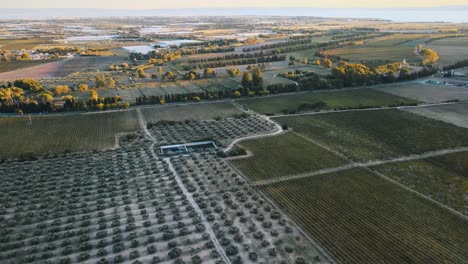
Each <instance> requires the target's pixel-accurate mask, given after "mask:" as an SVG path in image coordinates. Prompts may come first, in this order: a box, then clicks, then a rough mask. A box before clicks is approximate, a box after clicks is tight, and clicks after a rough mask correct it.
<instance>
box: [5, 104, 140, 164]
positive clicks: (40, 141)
mask: <svg viewBox="0 0 468 264" xmlns="http://www.w3.org/2000/svg"><path fill="white" fill-rule="evenodd" d="M0 127H1V128H2V129H0V149H1V150H2V151H1V152H0V158H11V157H18V156H20V155H22V154H25V153H34V154H36V155H39V154H43V153H63V152H75V151H92V150H99V149H109V148H114V147H115V146H116V143H117V142H116V135H117V134H118V133H127V132H133V131H136V130H139V129H140V126H139V123H138V119H137V116H136V112H135V111H127V112H116V113H98V114H85V115H65V116H44V117H37V116H34V117H32V124H29V118H28V117H15V118H0Z"/></svg>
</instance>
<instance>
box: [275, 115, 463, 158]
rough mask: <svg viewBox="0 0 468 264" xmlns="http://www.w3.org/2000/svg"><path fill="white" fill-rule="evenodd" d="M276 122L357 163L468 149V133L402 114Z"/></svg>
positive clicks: (442, 123) (327, 117)
mask: <svg viewBox="0 0 468 264" xmlns="http://www.w3.org/2000/svg"><path fill="white" fill-rule="evenodd" d="M274 120H275V121H278V122H280V123H281V124H286V125H288V126H289V127H292V128H293V129H294V131H296V132H298V133H300V134H303V135H305V136H307V137H309V138H311V139H314V140H316V141H318V142H320V143H321V144H324V145H326V146H328V147H330V148H332V149H335V150H336V151H338V152H341V153H343V154H344V155H345V156H347V157H350V158H351V159H353V160H357V161H368V160H383V159H388V158H395V157H400V156H406V155H410V154H420V153H424V152H428V151H434V150H440V149H447V148H455V147H461V146H468V130H467V129H464V128H460V127H457V126H455V125H452V124H448V123H444V122H442V121H438V120H434V119H430V118H426V117H422V116H419V115H415V114H412V113H408V112H405V111H400V110H378V111H358V112H345V113H330V114H320V115H313V116H293V117H279V118H275V119H274Z"/></svg>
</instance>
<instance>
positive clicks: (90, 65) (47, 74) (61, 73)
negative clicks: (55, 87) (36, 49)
mask: <svg viewBox="0 0 468 264" xmlns="http://www.w3.org/2000/svg"><path fill="white" fill-rule="evenodd" d="M124 62H128V59H127V58H125V57H118V56H108V57H74V58H72V59H64V60H60V61H56V62H49V63H45V64H41V65H37V66H33V67H28V68H24V69H18V70H14V71H10V72H4V73H0V80H15V79H21V78H34V79H41V78H54V77H65V76H67V75H69V74H72V73H75V72H81V71H85V70H94V71H95V70H103V69H107V67H109V65H111V64H120V63H124Z"/></svg>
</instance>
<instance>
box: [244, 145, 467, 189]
mask: <svg viewBox="0 0 468 264" xmlns="http://www.w3.org/2000/svg"><path fill="white" fill-rule="evenodd" d="M466 151H468V147H459V148H453V149H443V150H437V151H430V152H426V153H423V154H415V155H409V156H403V157H398V158H395V159H388V160H374V161H368V162H353V163H350V164H347V165H344V166H339V167H334V168H327V169H323V170H318V171H314V172H311V173H303V174H297V175H291V176H285V177H281V178H277V179H272V180H264V181H256V182H253V183H252V184H251V185H252V186H263V185H270V184H274V183H278V182H285V181H291V180H296V179H302V178H308V177H312V176H316V175H322V174H326V173H332V172H339V171H344V170H349V169H352V168H357V167H362V168H368V167H373V166H378V165H384V164H389V163H396V162H404V161H411V160H420V159H426V158H432V157H438V156H444V155H448V154H454V153H459V152H466Z"/></svg>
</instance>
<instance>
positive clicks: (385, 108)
mask: <svg viewBox="0 0 468 264" xmlns="http://www.w3.org/2000/svg"><path fill="white" fill-rule="evenodd" d="M466 102H468V101H458V102H445V103H423V104H418V105H405V106H382V107H372V108H355V109H344V110H323V111H318V112H305V113H297V114H281V115H274V116H271V118H278V117H291V116H308V115H320V114H332V113H346V112H362V111H378V110H391V109H398V110H405V109H412V108H424V107H432V106H440V105H454V104H462V103H466Z"/></svg>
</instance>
